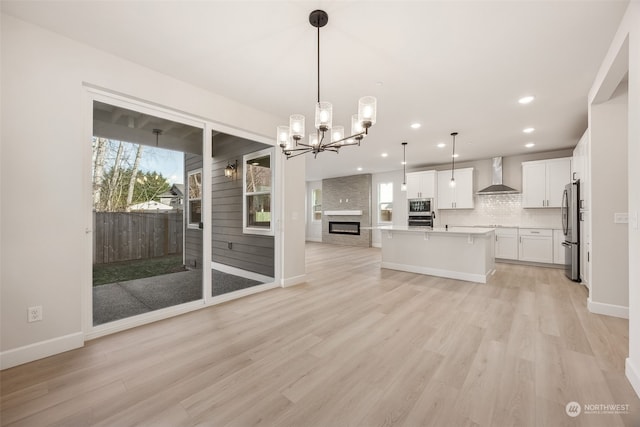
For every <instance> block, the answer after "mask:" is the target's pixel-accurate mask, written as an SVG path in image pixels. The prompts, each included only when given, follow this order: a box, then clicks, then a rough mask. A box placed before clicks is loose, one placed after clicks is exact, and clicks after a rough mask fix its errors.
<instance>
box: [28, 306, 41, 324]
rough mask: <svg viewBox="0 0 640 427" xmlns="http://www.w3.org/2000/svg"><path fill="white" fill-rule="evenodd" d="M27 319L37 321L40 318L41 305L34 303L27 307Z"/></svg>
mask: <svg viewBox="0 0 640 427" xmlns="http://www.w3.org/2000/svg"><path fill="white" fill-rule="evenodd" d="M27 320H28V321H29V322H39V321H41V320H42V306H41V305H36V306H33V307H29V308H28V309H27Z"/></svg>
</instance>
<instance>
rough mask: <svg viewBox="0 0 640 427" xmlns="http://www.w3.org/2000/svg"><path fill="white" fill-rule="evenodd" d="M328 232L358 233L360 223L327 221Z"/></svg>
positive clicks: (357, 234)
mask: <svg viewBox="0 0 640 427" xmlns="http://www.w3.org/2000/svg"><path fill="white" fill-rule="evenodd" d="M329 233H330V234H351V235H354V236H359V235H360V223H359V222H357V221H355V222H346V221H329Z"/></svg>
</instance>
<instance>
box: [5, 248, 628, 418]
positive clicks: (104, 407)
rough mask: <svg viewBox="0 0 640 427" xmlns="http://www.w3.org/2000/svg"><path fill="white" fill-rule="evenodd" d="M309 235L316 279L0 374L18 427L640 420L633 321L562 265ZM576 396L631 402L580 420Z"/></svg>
mask: <svg viewBox="0 0 640 427" xmlns="http://www.w3.org/2000/svg"><path fill="white" fill-rule="evenodd" d="M379 264H380V252H379V250H377V249H360V248H342V247H336V246H327V245H322V244H308V246H307V273H308V283H307V284H305V285H300V286H296V287H292V288H287V289H275V290H272V291H268V292H264V293H261V294H258V295H253V296H250V297H246V298H243V299H240V300H236V301H233V302H230V303H226V304H222V305H218V306H214V307H210V308H207V309H203V310H199V311H197V312H193V313H190V314H186V315H183V316H179V317H176V318H173V319H169V320H166V321H161V322H157V323H154V324H151V325H147V326H144V327H140V328H136V329H133V330H129V331H125V332H122V333H118V334H114V335H111V336H108V337H104V338H100V339H97V340H93V341H90V342H88V343H87V345H86V346H85V347H84V348H82V349H79V350H75V351H70V352H67V353H64V354H60V355H57V356H54V357H50V358H47V359H44V360H40V361H37V362H33V363H30V364H27V365H23V366H19V367H16V368H12V369H8V370H5V371H3V372H2V373H1V381H2V383H1V385H2V390H1V398H2V400H1V411H2V415H1V417H2V423H1V424H2V425H3V426H4V425H11V426H29V427H31V426H40V425H65V426H85V425H86V426H88V425H91V426H93V425H97V426H118V427H119V426H128V425H149V426H172V427H174V426H195V425H202V426H209V425H211V426H225V425H232V426H253V425H263V426H378V425H386V426H438V427H441V426H445V427H447V426H456V427H461V426H482V427H486V426H519V427H520V426H523V427H526V426H539V427H542V426H549V427H557V426H597V427H601V426H607V427H613V426H640V401H639V400H638V398H637V397H636V395H635V394H634V392H633V390H632V388H631V386H630V385H629V384H628V382H627V380H626V379H625V377H624V359H625V357H626V356H627V346H628V322H627V321H625V320H623V319H616V318H612V317H606V316H599V315H594V314H591V313H589V312H588V311H587V309H586V298H587V293H586V290H585V289H584V288H583V287H582V286H579V285H576V284H574V283H572V282H570V281H569V280H567V279H566V278H565V277H564V275H563V272H562V271H561V270H557V269H548V268H537V267H527V266H520V265H510V264H498V269H497V273H496V274H495V276H494V277H493V278H492V279H491V280H490V282H489V283H488V284H486V285H480V284H473V283H468V282H460V281H455V280H448V279H440V278H435V277H430V276H421V275H417V274H411V273H404V272H397V271H392V270H381V269H380V267H379ZM570 401H576V402H579V403H583V404H584V403H591V404H612V403H617V404H628V405H630V411H629V413H628V414H626V415H622V416H621V415H606V414H605V415H594V414H581V415H579V416H578V417H576V418H570V417H569V416H567V415H566V413H565V405H566V404H567V403H568V402H570Z"/></svg>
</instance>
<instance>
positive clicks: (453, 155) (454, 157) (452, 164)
mask: <svg viewBox="0 0 640 427" xmlns="http://www.w3.org/2000/svg"><path fill="white" fill-rule="evenodd" d="M456 134H457V132H454V133H452V134H451V136H453V153H451V180H452V181H453V179H454V178H453V170H454V169H455V167H456Z"/></svg>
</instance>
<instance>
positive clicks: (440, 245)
mask: <svg viewBox="0 0 640 427" xmlns="http://www.w3.org/2000/svg"><path fill="white" fill-rule="evenodd" d="M380 230H381V233H382V265H381V267H382V268H389V269H392V270H402V271H408V272H411V273H419V274H428V275H431V276H439V277H447V278H450V279H458V280H466V281H469V282H478V283H486V282H487V278H488V277H489V276H490V275H491V274H493V272H494V271H495V258H494V244H495V230H494V229H493V228H472V227H449V228H448V229H446V228H433V229H432V228H429V227H406V226H384V227H380Z"/></svg>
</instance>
